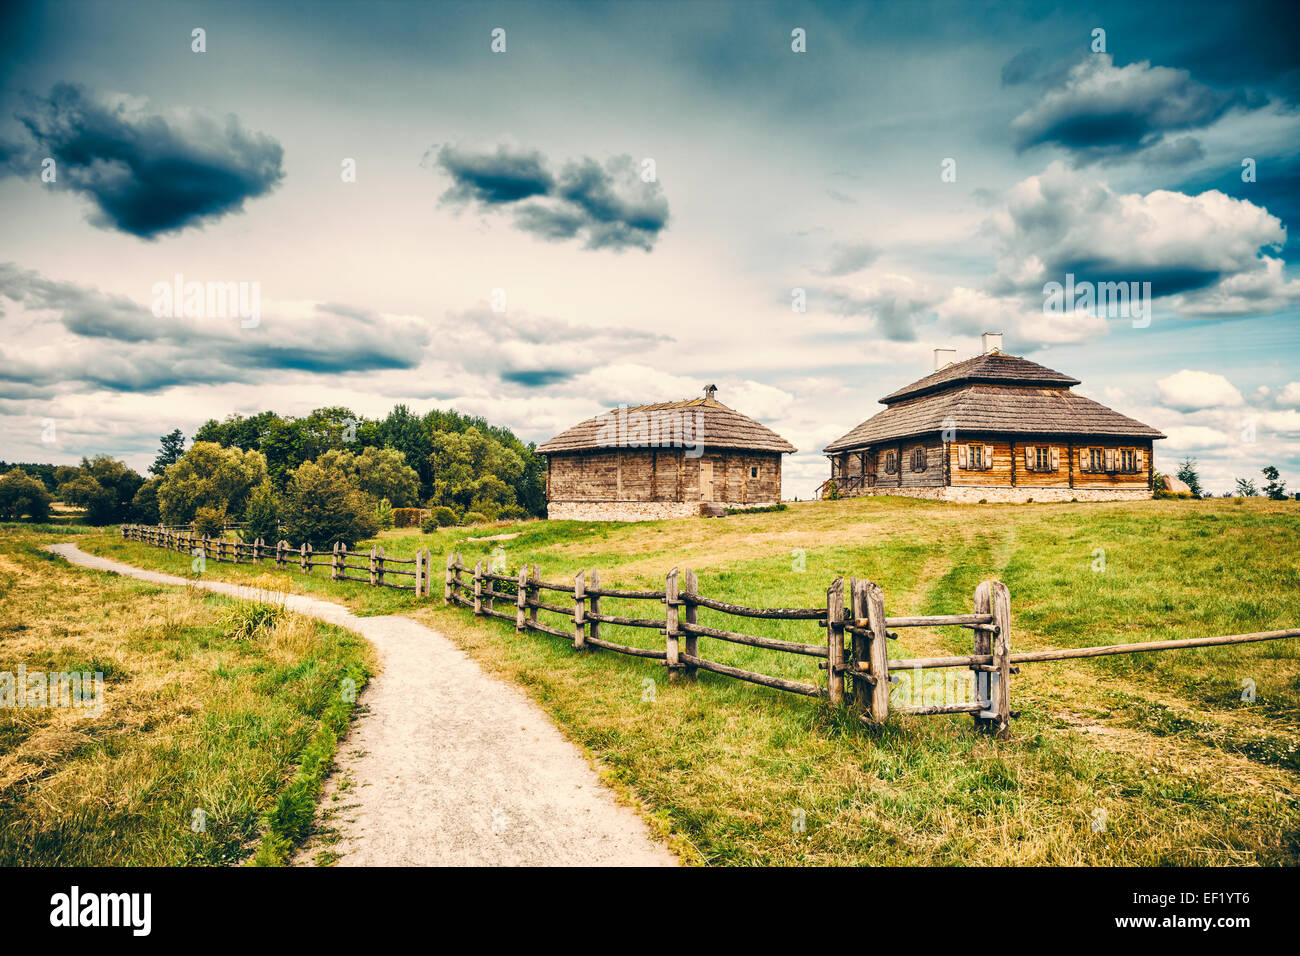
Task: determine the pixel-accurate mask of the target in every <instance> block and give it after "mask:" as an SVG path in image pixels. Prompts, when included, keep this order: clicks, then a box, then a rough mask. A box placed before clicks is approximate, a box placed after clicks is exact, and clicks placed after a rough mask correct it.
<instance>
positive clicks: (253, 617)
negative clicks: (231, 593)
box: [219, 601, 289, 641]
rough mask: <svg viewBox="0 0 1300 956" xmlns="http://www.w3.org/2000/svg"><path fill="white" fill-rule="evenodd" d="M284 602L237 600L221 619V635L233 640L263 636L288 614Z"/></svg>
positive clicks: (224, 612) (245, 639)
mask: <svg viewBox="0 0 1300 956" xmlns="http://www.w3.org/2000/svg"><path fill="white" fill-rule="evenodd" d="M288 613H289V612H288V610H287V609H286V608H285V606H284V605H283V604H278V603H272V602H264V601H236V602H234V603H232V604H230V605H228V606H227V607H226V609H225V611H223V612H222V614H221V617H220V619H219V622H220V625H221V636H222V637H226V638H229V639H230V640H232V641H247V640H252V639H253V638H256V637H263V636H265V635H266V634H268V633H270V631H271V630H273V629H274V628H275V626H276V625H277V624H279V623H280V621H281V620H283V619H284V618H285V617H286V616H287V615H288Z"/></svg>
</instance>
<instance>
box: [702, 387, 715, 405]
mask: <svg viewBox="0 0 1300 956" xmlns="http://www.w3.org/2000/svg"><path fill="white" fill-rule="evenodd" d="M717 392H718V386H716V385H705V386H704V400H705V401H706V402H712V401H716V399H715V398H714V397H713V396H714V395H716V394H717Z"/></svg>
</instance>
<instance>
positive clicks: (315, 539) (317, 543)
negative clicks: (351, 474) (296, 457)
mask: <svg viewBox="0 0 1300 956" xmlns="http://www.w3.org/2000/svg"><path fill="white" fill-rule="evenodd" d="M281 513H282V518H283V523H282V525H281V531H282V533H283V534H284V536H285V537H286V538H287V539H288V540H289V542H290V543H291V544H294V545H301V544H303V543H304V542H306V543H308V544H310V545H311V546H312V547H313V548H315V549H317V550H321V549H327V550H328V549H329V548H331V547H333V545H334V542H336V541H342V542H343V543H344V544H346V545H347V546H348V547H349V548H351V547H353V546H355V545H356V543H357V542H358V541H362V540H364V539H366V538H370V537H373V536H374V534H375V532H376V531H377V530H378V525H377V523H376V521H375V512H374V506H373V505H372V504H371V503H370V501H369V499H367V497H366V496H365V495H364V494H363V493H362V492H361V489H360V488H358V487H357V486H356V485H355V484H354V483H353V482H352V480H351V479H349V478H348V476H347V475H346V474H345V473H344V472H343V471H342V470H340V469H337V468H322V467H321V466H320V465H318V464H316V463H315V462H311V461H308V462H304V463H303V464H302V465H299V466H298V468H297V469H296V470H295V471H294V473H293V476H292V477H291V478H290V479H289V484H288V485H287V486H286V487H285V490H284V496H283V505H282V508H281Z"/></svg>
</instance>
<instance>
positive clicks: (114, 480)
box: [58, 455, 144, 525]
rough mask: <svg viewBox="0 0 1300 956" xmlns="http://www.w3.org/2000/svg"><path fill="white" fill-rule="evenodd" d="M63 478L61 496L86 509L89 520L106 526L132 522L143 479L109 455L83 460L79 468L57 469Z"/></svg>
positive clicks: (69, 502) (60, 487)
mask: <svg viewBox="0 0 1300 956" xmlns="http://www.w3.org/2000/svg"><path fill="white" fill-rule="evenodd" d="M58 474H59V476H60V477H61V478H62V479H63V480H62V481H61V482H60V484H59V490H58V494H59V497H60V498H61V499H63V500H64V501H66V502H67V503H68V504H71V505H76V506H78V507H79V508H85V509H86V521H87V522H88V523H90V524H96V525H105V524H113V523H114V522H118V521H127V520H129V519H130V518H131V517H132V515H133V513H134V510H135V495H136V492H137V491H139V490H140V486H141V485H143V484H144V478H142V477H141V476H140V475H138V474H136V473H135V472H134V471H132V470H131V469H130V468H128V467H127V466H126V465H125V464H124V463H122V462H120V461H117V460H116V459H114V458H111V457H110V456H108V455H96V456H95V457H94V458H83V459H81V467H80V468H77V469H66V470H65V469H63V468H60V469H58Z"/></svg>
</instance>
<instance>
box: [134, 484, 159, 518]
mask: <svg viewBox="0 0 1300 956" xmlns="http://www.w3.org/2000/svg"><path fill="white" fill-rule="evenodd" d="M161 484H162V479H161V478H150V479H149V480H148V481H146V482H145V483H144V484H142V485H141V486H140V488H139V490H137V491H136V493H135V497H134V498H133V499H131V511H132V518H133V520H135V521H138V522H140V523H141V524H161V523H162V518H161V517H160V516H159V514H158V486H159V485H161Z"/></svg>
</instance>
